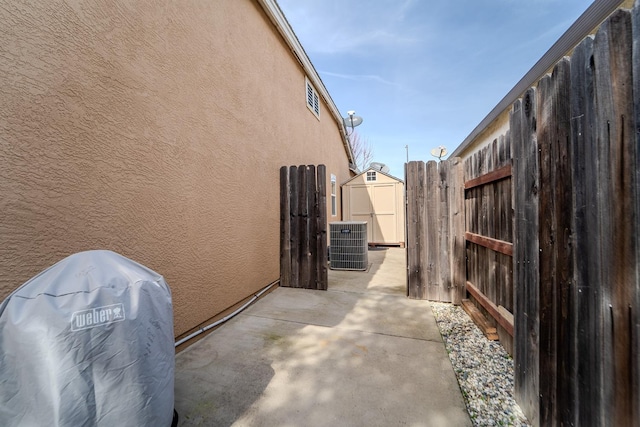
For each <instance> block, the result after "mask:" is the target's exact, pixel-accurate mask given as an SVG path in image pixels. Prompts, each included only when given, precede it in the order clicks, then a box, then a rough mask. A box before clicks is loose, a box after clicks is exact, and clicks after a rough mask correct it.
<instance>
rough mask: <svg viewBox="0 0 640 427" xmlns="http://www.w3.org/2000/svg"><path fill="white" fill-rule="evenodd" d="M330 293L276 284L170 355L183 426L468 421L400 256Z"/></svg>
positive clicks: (379, 256) (345, 274)
mask: <svg viewBox="0 0 640 427" xmlns="http://www.w3.org/2000/svg"><path fill="white" fill-rule="evenodd" d="M369 263H370V265H371V267H370V268H369V270H368V271H366V272H356V271H333V270H330V271H329V290H328V291H310V290H303V289H289V288H278V289H276V290H275V291H273V292H271V293H270V294H268V295H265V296H264V297H263V298H261V299H260V300H258V301H257V302H256V303H255V304H254V305H252V306H250V307H249V308H248V309H247V310H245V311H244V312H243V313H241V314H239V315H238V316H237V317H235V318H233V319H232V320H230V321H229V322H227V323H226V324H224V325H222V326H221V327H219V328H218V329H217V330H215V331H214V332H212V333H211V334H209V335H208V336H207V337H205V338H204V339H202V340H200V341H199V342H197V343H195V344H193V345H192V346H190V347H189V348H187V349H186V350H184V351H182V352H181V353H179V354H178V355H177V357H176V386H175V399H176V410H177V411H178V413H179V416H180V422H179V425H180V426H232V425H233V426H305V427H307V426H396V425H403V426H404V425H406V426H470V425H471V421H470V418H469V415H468V413H467V411H466V409H465V406H464V402H463V398H462V395H461V392H460V389H459V387H458V383H457V381H456V378H455V375H454V372H453V369H452V367H451V363H450V361H449V358H448V356H447V354H446V351H445V348H444V344H443V342H442V338H441V336H440V333H439V331H438V328H437V326H436V323H435V320H434V317H433V314H432V312H431V308H430V306H429V303H428V302H427V301H418V300H410V299H407V298H406V297H405V294H406V289H405V250H404V249H400V248H388V249H374V250H370V251H369Z"/></svg>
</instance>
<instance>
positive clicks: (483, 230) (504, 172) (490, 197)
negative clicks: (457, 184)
mask: <svg viewBox="0 0 640 427" xmlns="http://www.w3.org/2000/svg"><path fill="white" fill-rule="evenodd" d="M511 185H512V182H511V141H510V137H509V134H508V133H507V135H506V136H504V135H503V136H501V137H500V138H498V139H495V140H494V141H493V143H492V144H490V145H488V146H486V147H485V148H483V149H482V150H479V151H478V152H476V153H475V154H474V155H473V156H471V157H469V158H468V159H467V160H466V161H465V183H464V188H465V201H464V203H465V229H466V232H465V240H466V254H467V269H466V271H467V276H466V277H467V278H466V288H467V291H468V293H469V296H470V298H471V300H472V301H474V302H475V303H476V305H477V306H478V308H479V309H480V311H481V312H482V313H483V314H484V315H485V316H486V317H487V318H488V319H490V320H489V323H490V324H491V325H493V326H496V327H497V332H498V335H499V336H500V341H501V342H502V344H503V346H504V347H505V348H506V349H507V351H508V352H509V353H511V354H513V343H512V337H513V259H512V255H513V210H512V206H513V204H512V193H511Z"/></svg>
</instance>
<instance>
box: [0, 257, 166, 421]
mask: <svg viewBox="0 0 640 427" xmlns="http://www.w3.org/2000/svg"><path fill="white" fill-rule="evenodd" d="M174 366H175V352H174V341H173V312H172V305H171V293H170V291H169V287H168V286H167V284H166V283H165V281H164V279H163V277H162V276H160V275H159V274H157V273H154V272H153V271H151V270H149V269H148V268H146V267H144V266H142V265H140V264H137V263H135V262H133V261H131V260H129V259H127V258H125V257H123V256H121V255H118V254H116V253H114V252H110V251H88V252H81V253H78V254H75V255H72V256H70V257H68V258H66V259H64V260H62V261H60V262H59V263H57V264H55V265H54V266H52V267H50V268H49V269H47V270H45V271H43V272H42V273H40V274H39V275H37V276H35V277H34V278H32V279H31V280H29V281H28V282H26V283H25V284H24V285H22V286H21V287H20V288H18V289H17V290H16V291H15V292H13V293H12V294H11V295H10V296H9V297H8V298H7V299H6V300H5V301H3V303H2V305H0V426H21V427H22V426H38V427H40V426H69V427H78V426H94V425H98V426H109V427H113V426H118V427H121V426H170V425H171V421H172V418H173V405H174V394H173V393H174V392H173V381H174Z"/></svg>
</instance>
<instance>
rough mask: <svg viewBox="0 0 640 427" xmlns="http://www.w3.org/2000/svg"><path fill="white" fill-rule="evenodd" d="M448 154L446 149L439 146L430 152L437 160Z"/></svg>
mask: <svg viewBox="0 0 640 427" xmlns="http://www.w3.org/2000/svg"><path fill="white" fill-rule="evenodd" d="M447 153H448V151H447V148H446V147H445V146H443V145H441V146H439V147H438V148H434V149H433V150H431V155H432V156H433V157H437V158H438V160H440V159H441V158H442V157H444V156H446V155H447Z"/></svg>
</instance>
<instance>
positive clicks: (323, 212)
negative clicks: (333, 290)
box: [280, 165, 328, 290]
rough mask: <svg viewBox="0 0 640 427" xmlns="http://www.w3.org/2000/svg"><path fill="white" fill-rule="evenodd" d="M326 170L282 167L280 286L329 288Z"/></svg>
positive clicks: (308, 167)
mask: <svg viewBox="0 0 640 427" xmlns="http://www.w3.org/2000/svg"><path fill="white" fill-rule="evenodd" d="M326 180H327V172H326V167H325V166H324V165H318V167H317V168H316V167H315V166H313V165H308V166H305V165H302V166H283V167H282V168H280V286H283V287H290V288H305V289H320V290H326V289H327V283H328V276H327V273H328V272H327V262H328V252H327V183H326Z"/></svg>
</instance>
